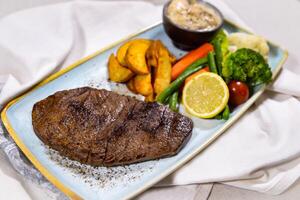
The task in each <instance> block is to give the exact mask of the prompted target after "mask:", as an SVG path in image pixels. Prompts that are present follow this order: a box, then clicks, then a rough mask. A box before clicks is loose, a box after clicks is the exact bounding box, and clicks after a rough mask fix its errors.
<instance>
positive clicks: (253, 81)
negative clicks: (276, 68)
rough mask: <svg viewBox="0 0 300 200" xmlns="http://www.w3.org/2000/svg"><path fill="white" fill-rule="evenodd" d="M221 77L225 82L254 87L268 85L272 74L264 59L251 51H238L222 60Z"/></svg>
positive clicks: (244, 49)
mask: <svg viewBox="0 0 300 200" xmlns="http://www.w3.org/2000/svg"><path fill="white" fill-rule="evenodd" d="M222 75H223V77H224V78H225V80H238V81H242V82H245V83H247V84H248V85H249V86H255V85H259V84H262V83H269V82H270V81H271V79H272V72H271V69H270V67H269V65H268V63H267V62H266V61H265V59H264V57H263V56H262V55H261V54H259V53H258V52H256V51H253V50H251V49H246V48H243V49H239V50H237V51H236V52H234V53H231V54H229V55H228V56H227V57H226V59H225V60H224V64H223V69H222Z"/></svg>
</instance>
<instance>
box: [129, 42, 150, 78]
mask: <svg viewBox="0 0 300 200" xmlns="http://www.w3.org/2000/svg"><path fill="white" fill-rule="evenodd" d="M150 44H151V41H150V40H145V41H137V42H132V44H131V45H129V47H128V49H127V52H126V56H125V60H126V63H127V64H128V68H129V69H131V70H132V71H133V72H135V73H136V74H139V75H146V74H148V73H149V72H150V70H149V67H148V65H147V63H146V51H147V49H148V48H149V46H150Z"/></svg>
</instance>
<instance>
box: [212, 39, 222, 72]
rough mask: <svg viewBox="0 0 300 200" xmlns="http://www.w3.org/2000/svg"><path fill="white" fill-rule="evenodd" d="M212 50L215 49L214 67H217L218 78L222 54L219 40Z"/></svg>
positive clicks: (220, 70)
mask: <svg viewBox="0 0 300 200" xmlns="http://www.w3.org/2000/svg"><path fill="white" fill-rule="evenodd" d="M214 49H215V54H216V65H217V69H218V74H219V76H222V62H223V54H222V48H221V42H220V40H216V42H215V45H214Z"/></svg>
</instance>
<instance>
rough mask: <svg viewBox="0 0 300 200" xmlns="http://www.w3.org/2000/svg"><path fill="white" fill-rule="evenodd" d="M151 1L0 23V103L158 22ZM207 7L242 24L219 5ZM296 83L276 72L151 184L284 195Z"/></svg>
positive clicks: (294, 158)
mask: <svg viewBox="0 0 300 200" xmlns="http://www.w3.org/2000/svg"><path fill="white" fill-rule="evenodd" d="M155 2H156V4H153V3H151V2H150V1H148V2H142V1H120V2H117V1H76V2H71V3H64V4H57V5H51V6H45V7H39V8H35V9H30V10H27V11H22V12H18V13H15V14H13V15H10V16H8V17H6V18H3V19H2V20H0V56H1V59H0V87H1V88H2V90H1V93H0V104H2V105H4V104H5V103H6V102H7V101H8V100H10V99H11V98H13V97H15V96H16V95H18V94H20V93H21V92H23V91H25V90H26V89H28V88H30V87H31V86H32V85H33V84H35V83H37V82H38V81H40V80H42V79H43V78H45V77H46V76H48V75H49V74H51V73H53V72H55V71H57V70H59V69H61V68H64V67H66V66H68V65H70V64H71V63H72V62H74V61H76V60H77V59H80V58H82V57H84V56H86V55H89V54H91V53H93V52H95V51H96V50H98V49H100V48H102V47H105V46H106V45H108V44H110V43H112V42H114V41H116V40H118V39H121V38H122V37H124V36H126V35H128V34H131V33H132V32H135V31H137V30H139V29H141V28H144V27H146V26H148V25H151V24H153V23H155V22H157V21H159V20H161V9H162V6H161V4H160V3H161V2H163V1H161V2H160V1H155ZM210 2H212V3H213V4H215V5H216V6H217V7H219V8H220V10H221V11H222V12H223V14H224V15H225V17H226V18H228V19H230V20H232V21H236V22H237V23H239V24H241V25H244V26H245V24H244V23H243V22H242V21H241V20H240V19H239V17H238V16H237V15H236V14H235V13H234V12H233V11H232V10H231V9H230V8H228V6H226V5H225V4H224V3H223V2H222V1H220V0H210ZM292 67H293V66H289V68H290V69H291V70H292ZM294 67H299V66H294ZM299 85H300V73H299V74H297V73H293V72H292V71H289V70H288V69H284V70H283V71H282V72H281V74H280V75H279V77H278V79H277V80H276V81H275V82H274V83H273V84H272V85H271V86H270V87H269V88H268V89H269V91H268V92H266V93H265V94H263V96H262V97H261V98H260V99H259V100H258V101H257V102H256V103H255V105H254V106H252V107H251V109H250V110H249V111H248V112H247V113H246V114H245V115H244V116H243V117H242V118H241V119H240V120H239V121H238V122H237V123H236V124H235V125H234V126H233V127H232V128H230V129H229V130H228V131H227V132H226V133H224V134H223V135H222V136H221V137H220V138H219V139H218V140H217V141H216V142H215V143H213V144H212V145H211V146H210V147H209V148H207V149H206V150H205V151H204V152H202V153H201V154H199V155H198V156H197V157H195V158H194V159H193V160H192V161H190V162H189V163H187V164H186V165H185V166H184V167H182V168H181V169H179V170H177V171H176V172H175V173H174V174H172V175H170V176H169V177H168V178H166V179H165V180H163V181H162V182H160V183H159V184H158V185H157V186H162V185H184V184H192V183H208V182H223V183H225V184H229V185H234V186H236V187H241V188H247V189H250V190H256V191H259V192H265V193H270V194H279V193H281V192H283V191H285V190H286V189H287V188H288V187H289V186H291V185H292V184H293V183H294V182H295V180H297V179H298V177H299V175H300V158H299V154H300V145H299V144H298V141H300V135H299V134H298V132H297V128H298V127H297V119H298V118H297V116H299V115H300V103H299V100H298V99H297V98H296V97H300V88H299V87H298V86H299Z"/></svg>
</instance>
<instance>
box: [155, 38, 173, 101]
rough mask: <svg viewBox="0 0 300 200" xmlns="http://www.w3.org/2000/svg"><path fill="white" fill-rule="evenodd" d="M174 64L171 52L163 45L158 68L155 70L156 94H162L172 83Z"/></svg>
mask: <svg viewBox="0 0 300 200" xmlns="http://www.w3.org/2000/svg"><path fill="white" fill-rule="evenodd" d="M171 70H172V64H171V61H170V57H169V51H168V50H167V49H166V48H165V47H164V46H163V44H161V46H160V48H159V57H158V66H157V68H155V76H154V92H155V94H157V95H158V94H160V93H161V92H162V91H164V90H165V89H166V88H167V87H168V86H169V84H170V83H171Z"/></svg>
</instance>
